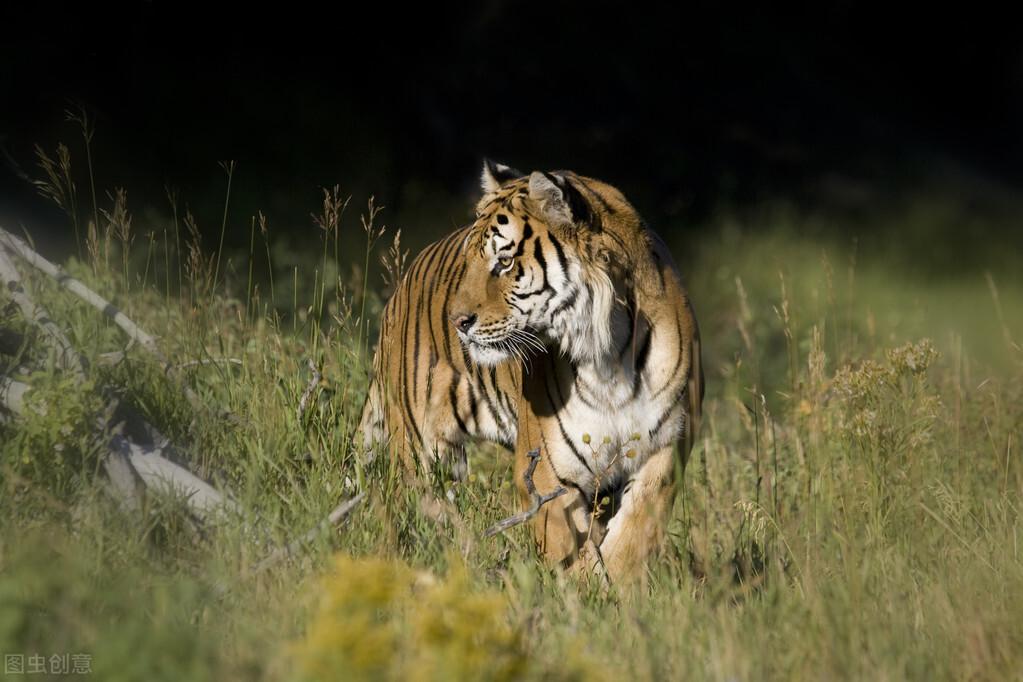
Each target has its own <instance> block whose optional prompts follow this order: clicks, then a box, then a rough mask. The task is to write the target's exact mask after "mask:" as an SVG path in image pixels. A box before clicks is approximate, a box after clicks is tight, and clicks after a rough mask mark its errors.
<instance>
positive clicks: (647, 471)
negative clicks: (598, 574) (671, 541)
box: [600, 446, 676, 584]
mask: <svg viewBox="0 0 1023 682" xmlns="http://www.w3.org/2000/svg"><path fill="white" fill-rule="evenodd" d="M675 487H676V481H675V453H674V448H672V447H670V446H669V447H666V448H662V449H661V450H658V451H657V452H656V453H654V454H653V455H652V456H651V457H650V458H649V459H648V460H647V461H646V462H645V463H644V464H643V466H642V467H641V468H640V470H639V471H638V472H636V475H635V476H634V477H633V479H632V481H631V484H630V485H629V487H628V489H627V490H626V492H625V494H624V495H623V496H622V504H621V507H620V508H619V509H618V511H617V513H615V515H614V516H612V517H611V520H610V521H609V522H608V526H607V534H606V535H605V536H604V539H603V541H602V542H601V543H600V556H601V558H602V559H603V566H602V567H601V570H604V571H606V573H607V577H608V578H609V579H610V580H611V582H612V583H614V584H628V583H630V582H634V581H636V580H637V579H640V580H642V579H643V578H644V577H645V568H646V563H647V560H648V559H649V557H650V556H651V555H652V554H653V553H654V552H656V551H657V550H658V549H659V548H660V546H661V543H662V542H663V539H664V533H665V528H666V526H667V523H668V515H669V513H670V512H671V506H672V502H673V501H674V498H675Z"/></svg>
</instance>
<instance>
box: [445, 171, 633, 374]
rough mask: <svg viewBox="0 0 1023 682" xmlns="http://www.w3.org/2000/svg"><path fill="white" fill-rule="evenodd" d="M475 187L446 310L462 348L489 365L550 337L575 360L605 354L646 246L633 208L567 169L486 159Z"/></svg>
mask: <svg viewBox="0 0 1023 682" xmlns="http://www.w3.org/2000/svg"><path fill="white" fill-rule="evenodd" d="M482 186H483V197H482V198H481V199H480V202H479V204H478V205H477V207H476V221H475V222H474V223H473V225H472V227H471V228H470V230H469V233H468V235H467V236H466V238H465V249H464V253H465V259H464V261H463V265H462V266H463V267H464V276H463V277H462V280H461V284H460V285H459V287H458V288H457V290H456V291H455V292H454V294H453V296H452V299H451V303H450V308H449V311H448V312H449V317H450V320H451V323H452V324H453V325H454V327H455V330H456V332H457V334H458V337H459V339H460V340H461V342H462V343H463V344H464V345H465V347H466V349H467V350H468V353H469V356H470V357H471V358H472V359H473V360H474V361H475V362H477V363H479V364H483V365H494V364H497V363H500V362H502V361H504V360H506V359H508V358H510V357H513V356H519V357H521V356H522V355H524V353H526V352H528V351H529V349H530V348H531V347H532V348H533V349H535V350H542V349H543V348H542V347H541V346H544V345H546V344H548V343H550V344H551V345H552V346H553V347H557V348H559V349H560V350H561V351H562V352H564V353H567V354H568V355H569V356H570V357H572V358H573V359H574V360H577V361H585V360H596V359H598V358H600V357H602V356H604V355H606V354H607V353H608V352H609V351H610V350H611V347H612V344H613V339H614V337H615V335H616V329H617V328H619V327H621V325H623V324H628V316H627V315H626V314H621V313H622V311H623V310H624V307H625V306H623V305H618V303H626V302H625V301H623V300H621V296H620V294H621V293H622V292H623V291H624V290H625V289H626V288H627V285H628V282H629V281H630V279H631V278H632V275H633V272H634V271H635V269H636V267H638V264H637V263H636V261H637V260H640V259H642V257H643V255H645V254H648V253H649V248H648V246H647V245H646V232H645V230H644V228H643V224H642V220H641V219H640V217H639V215H638V214H637V213H636V211H635V210H634V209H633V208H632V206H631V205H630V204H629V203H628V202H627V201H626V200H625V198H624V197H623V196H622V194H621V193H620V192H619V191H618V190H616V189H615V188H613V187H611V186H609V185H607V184H604V183H602V182H598V181H596V180H592V179H589V178H583V177H580V176H578V175H576V174H574V173H570V172H564V171H557V172H550V173H548V172H540V171H536V172H533V173H530V174H529V175H525V174H523V173H520V172H518V171H516V170H514V169H512V168H509V167H508V166H504V165H501V164H495V163H492V162H489V161H487V162H484V165H483V175H482ZM616 313H618V314H616Z"/></svg>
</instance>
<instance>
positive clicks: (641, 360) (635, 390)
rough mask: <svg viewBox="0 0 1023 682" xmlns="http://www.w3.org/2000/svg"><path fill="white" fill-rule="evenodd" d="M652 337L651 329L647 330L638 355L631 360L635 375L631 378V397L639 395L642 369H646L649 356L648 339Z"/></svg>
mask: <svg viewBox="0 0 1023 682" xmlns="http://www.w3.org/2000/svg"><path fill="white" fill-rule="evenodd" d="M653 335H654V332H653V330H652V329H649V328H647V331H646V337H644V339H643V343H642V344H641V345H640V347H639V353H637V354H636V356H635V357H634V359H633V365H632V369H633V372H635V374H634V375H633V377H632V397H633V398H635V397H636V396H637V395H639V387H640V384H641V383H642V382H643V369H644V368H645V367H646V360H647V356H648V355H649V354H650V337H652V336H653Z"/></svg>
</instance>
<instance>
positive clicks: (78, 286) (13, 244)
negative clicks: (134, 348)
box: [0, 228, 205, 409]
mask: <svg viewBox="0 0 1023 682" xmlns="http://www.w3.org/2000/svg"><path fill="white" fill-rule="evenodd" d="M0 247H3V248H5V249H7V250H8V251H9V252H11V253H15V254H17V255H18V256H20V257H21V258H23V259H24V260H25V261H26V262H27V263H28V264H29V265H31V266H33V267H35V268H36V269H38V270H40V271H41V272H43V273H44V274H46V275H47V276H49V277H51V278H52V279H54V280H55V281H56V282H57V283H58V284H59V285H61V286H62V287H64V288H65V289H67V290H68V291H70V292H71V293H72V294H74V295H75V296H77V297H78V298H80V299H82V300H83V301H85V302H86V303H88V304H89V305H91V306H92V307H93V308H95V309H96V310H99V311H100V312H102V313H103V314H104V315H106V316H107V317H109V318H110V319H111V320H113V322H114V324H116V325H117V326H118V327H120V328H121V329H122V330H124V332H125V333H126V334H127V335H128V336H129V337H130V338H131V339H132V340H133V341H136V342H137V343H139V344H140V345H141V346H142V347H143V348H144V349H145V350H146V351H147V352H148V353H149V354H150V355H152V356H153V357H154V358H156V360H157V362H159V363H160V367H161V369H163V371H164V372H166V373H170V372H171V371H173V370H174V366H173V365H172V364H171V363H170V362H169V361H168V360H167V358H166V357H164V355H163V353H162V352H161V351H160V348H159V346H157V344H156V338H155V337H154V336H152V335H150V334H149V333H148V332H146V331H145V330H143V329H142V328H141V327H139V326H138V325H137V324H135V323H134V322H133V321H132V320H131V318H129V317H128V316H127V315H125V314H124V313H123V312H121V310H120V309H119V308H117V306H115V305H114V304H113V303H111V302H110V301H108V300H106V299H105V298H103V297H102V296H100V295H99V294H97V293H96V292H94V291H93V290H92V289H90V288H89V287H87V286H85V285H84V284H82V283H81V282H80V281H78V280H77V279H75V278H74V277H72V276H71V275H69V274H67V273H66V272H64V269H63V268H61V267H60V266H58V265H54V264H53V263H51V262H50V261H48V260H46V259H45V258H43V257H42V256H41V255H40V254H39V253H38V252H36V251H35V250H34V249H32V248H31V247H30V246H29V245H28V244H26V243H25V242H24V241H22V240H21V239H19V238H17V237H15V236H14V235H13V234H11V233H10V232H8V231H7V230H4V229H3V228H0ZM182 389H183V391H184V394H185V397H186V398H188V401H189V402H190V403H192V405H193V406H194V407H196V408H199V409H205V406H204V405H203V403H202V400H200V398H199V396H198V395H197V394H196V393H195V391H193V390H192V389H191V388H190V387H189V386H185V385H183V386H182Z"/></svg>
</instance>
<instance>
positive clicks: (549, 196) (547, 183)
mask: <svg viewBox="0 0 1023 682" xmlns="http://www.w3.org/2000/svg"><path fill="white" fill-rule="evenodd" d="M529 198H530V199H532V200H533V201H535V202H537V203H538V204H540V208H541V211H542V212H543V216H544V218H545V219H546V220H547V224H548V225H551V226H552V227H554V226H570V225H573V224H575V223H589V222H590V210H589V204H588V203H587V202H586V199H584V198H583V196H582V195H581V194H580V193H579V190H577V189H576V188H575V187H573V186H572V183H571V182H570V181H569V180H568V178H566V177H565V176H563V175H559V174H557V173H541V172H540V171H534V172H533V173H532V174H531V175H530V176H529Z"/></svg>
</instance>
